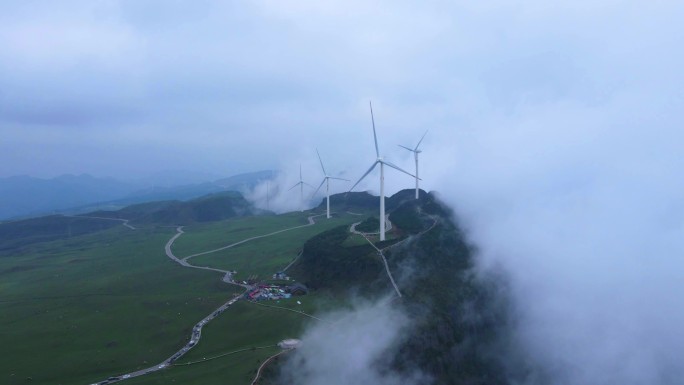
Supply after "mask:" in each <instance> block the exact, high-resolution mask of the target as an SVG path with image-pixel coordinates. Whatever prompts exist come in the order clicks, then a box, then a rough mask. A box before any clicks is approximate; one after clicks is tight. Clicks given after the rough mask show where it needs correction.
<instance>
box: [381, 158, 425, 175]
mask: <svg viewBox="0 0 684 385" xmlns="http://www.w3.org/2000/svg"><path fill="white" fill-rule="evenodd" d="M382 163H384V164H386V165H388V166H390V167H392V168H393V169H395V170H399V171H401V172H403V173H404V174H406V175H410V176H412V177H414V178H415V177H416V176H415V175H413V174H411V173H410V172H408V171H406V170H403V169H401V168H400V167H399V166H397V165H394V164H392V163H390V162H388V161H386V160H384V161H382ZM418 180H422V179H420V178H418Z"/></svg>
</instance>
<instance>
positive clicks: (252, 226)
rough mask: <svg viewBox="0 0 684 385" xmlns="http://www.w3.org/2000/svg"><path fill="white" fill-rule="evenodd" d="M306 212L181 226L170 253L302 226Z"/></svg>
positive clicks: (183, 253) (185, 253) (200, 249)
mask: <svg viewBox="0 0 684 385" xmlns="http://www.w3.org/2000/svg"><path fill="white" fill-rule="evenodd" d="M310 215H312V214H311V213H309V212H304V213H300V212H295V213H287V214H282V215H272V216H255V217H245V218H236V219H230V220H226V221H221V222H212V223H204V224H195V225H191V226H186V227H184V228H183V231H184V232H185V234H183V236H182V237H180V238H178V240H176V242H175V243H174V244H173V252H174V254H175V255H176V256H178V257H184V256H188V255H190V254H195V253H201V252H203V251H207V250H211V249H216V248H219V247H223V246H227V245H229V244H231V243H235V242H239V241H241V240H243V239H246V238H250V237H255V236H259V235H264V234H268V233H272V232H274V231H279V230H282V229H284V228H287V227H294V226H301V225H305V224H307V223H308V221H307V219H306V218H307V217H308V216H310ZM319 218H320V217H319Z"/></svg>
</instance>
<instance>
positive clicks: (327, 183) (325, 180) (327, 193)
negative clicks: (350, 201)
mask: <svg viewBox="0 0 684 385" xmlns="http://www.w3.org/2000/svg"><path fill="white" fill-rule="evenodd" d="M316 154H317V155H318V160H319V161H320V162H321V169H323V181H321V184H319V185H318V188H317V189H316V191H314V193H313V194H312V196H313V195H316V193H317V192H318V190H320V189H321V186H323V183H325V199H326V215H327V218H330V179H336V180H344V181H347V182H350V180H349V179H343V178H336V177H334V176H330V175H328V173H327V172H326V171H325V167H324V166H323V160H322V159H321V154H320V153H319V152H318V149H316Z"/></svg>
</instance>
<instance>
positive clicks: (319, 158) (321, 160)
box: [316, 149, 328, 175]
mask: <svg viewBox="0 0 684 385" xmlns="http://www.w3.org/2000/svg"><path fill="white" fill-rule="evenodd" d="M316 154H318V160H319V161H320V162H321V168H322V169H323V175H328V173H327V172H325V167H323V159H321V154H320V153H319V152H318V149H316Z"/></svg>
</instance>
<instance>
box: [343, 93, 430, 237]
mask: <svg viewBox="0 0 684 385" xmlns="http://www.w3.org/2000/svg"><path fill="white" fill-rule="evenodd" d="M369 104H370V103H369ZM370 111H371V122H372V123H373V139H374V140H375V155H376V156H377V158H376V159H375V162H374V163H373V165H371V166H370V168H369V169H368V171H366V173H365V174H363V176H362V177H361V178H359V180H358V181H357V182H356V183H355V184H354V185H353V186H352V188H350V189H349V191H352V190H353V189H354V187H356V185H358V184H359V182H361V181H362V180H363V178H365V177H366V176H367V175H368V174H370V173H371V171H373V169H374V168H375V166H377V165H378V164H379V165H380V240H381V241H384V240H385V168H384V166H385V165H387V166H389V167H392V168H393V169H396V170H399V171H401V172H403V173H404V174H407V175H410V176H412V177H414V178H417V177H416V176H415V175H413V174H411V173H410V172H408V171H405V170H402V169H401V168H399V166H395V165H394V164H392V163H390V162H388V161H386V160H385V159H384V158H383V157H382V156H380V150H379V149H378V136H377V134H376V133H375V118H374V117H373V105H372V104H370Z"/></svg>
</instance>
